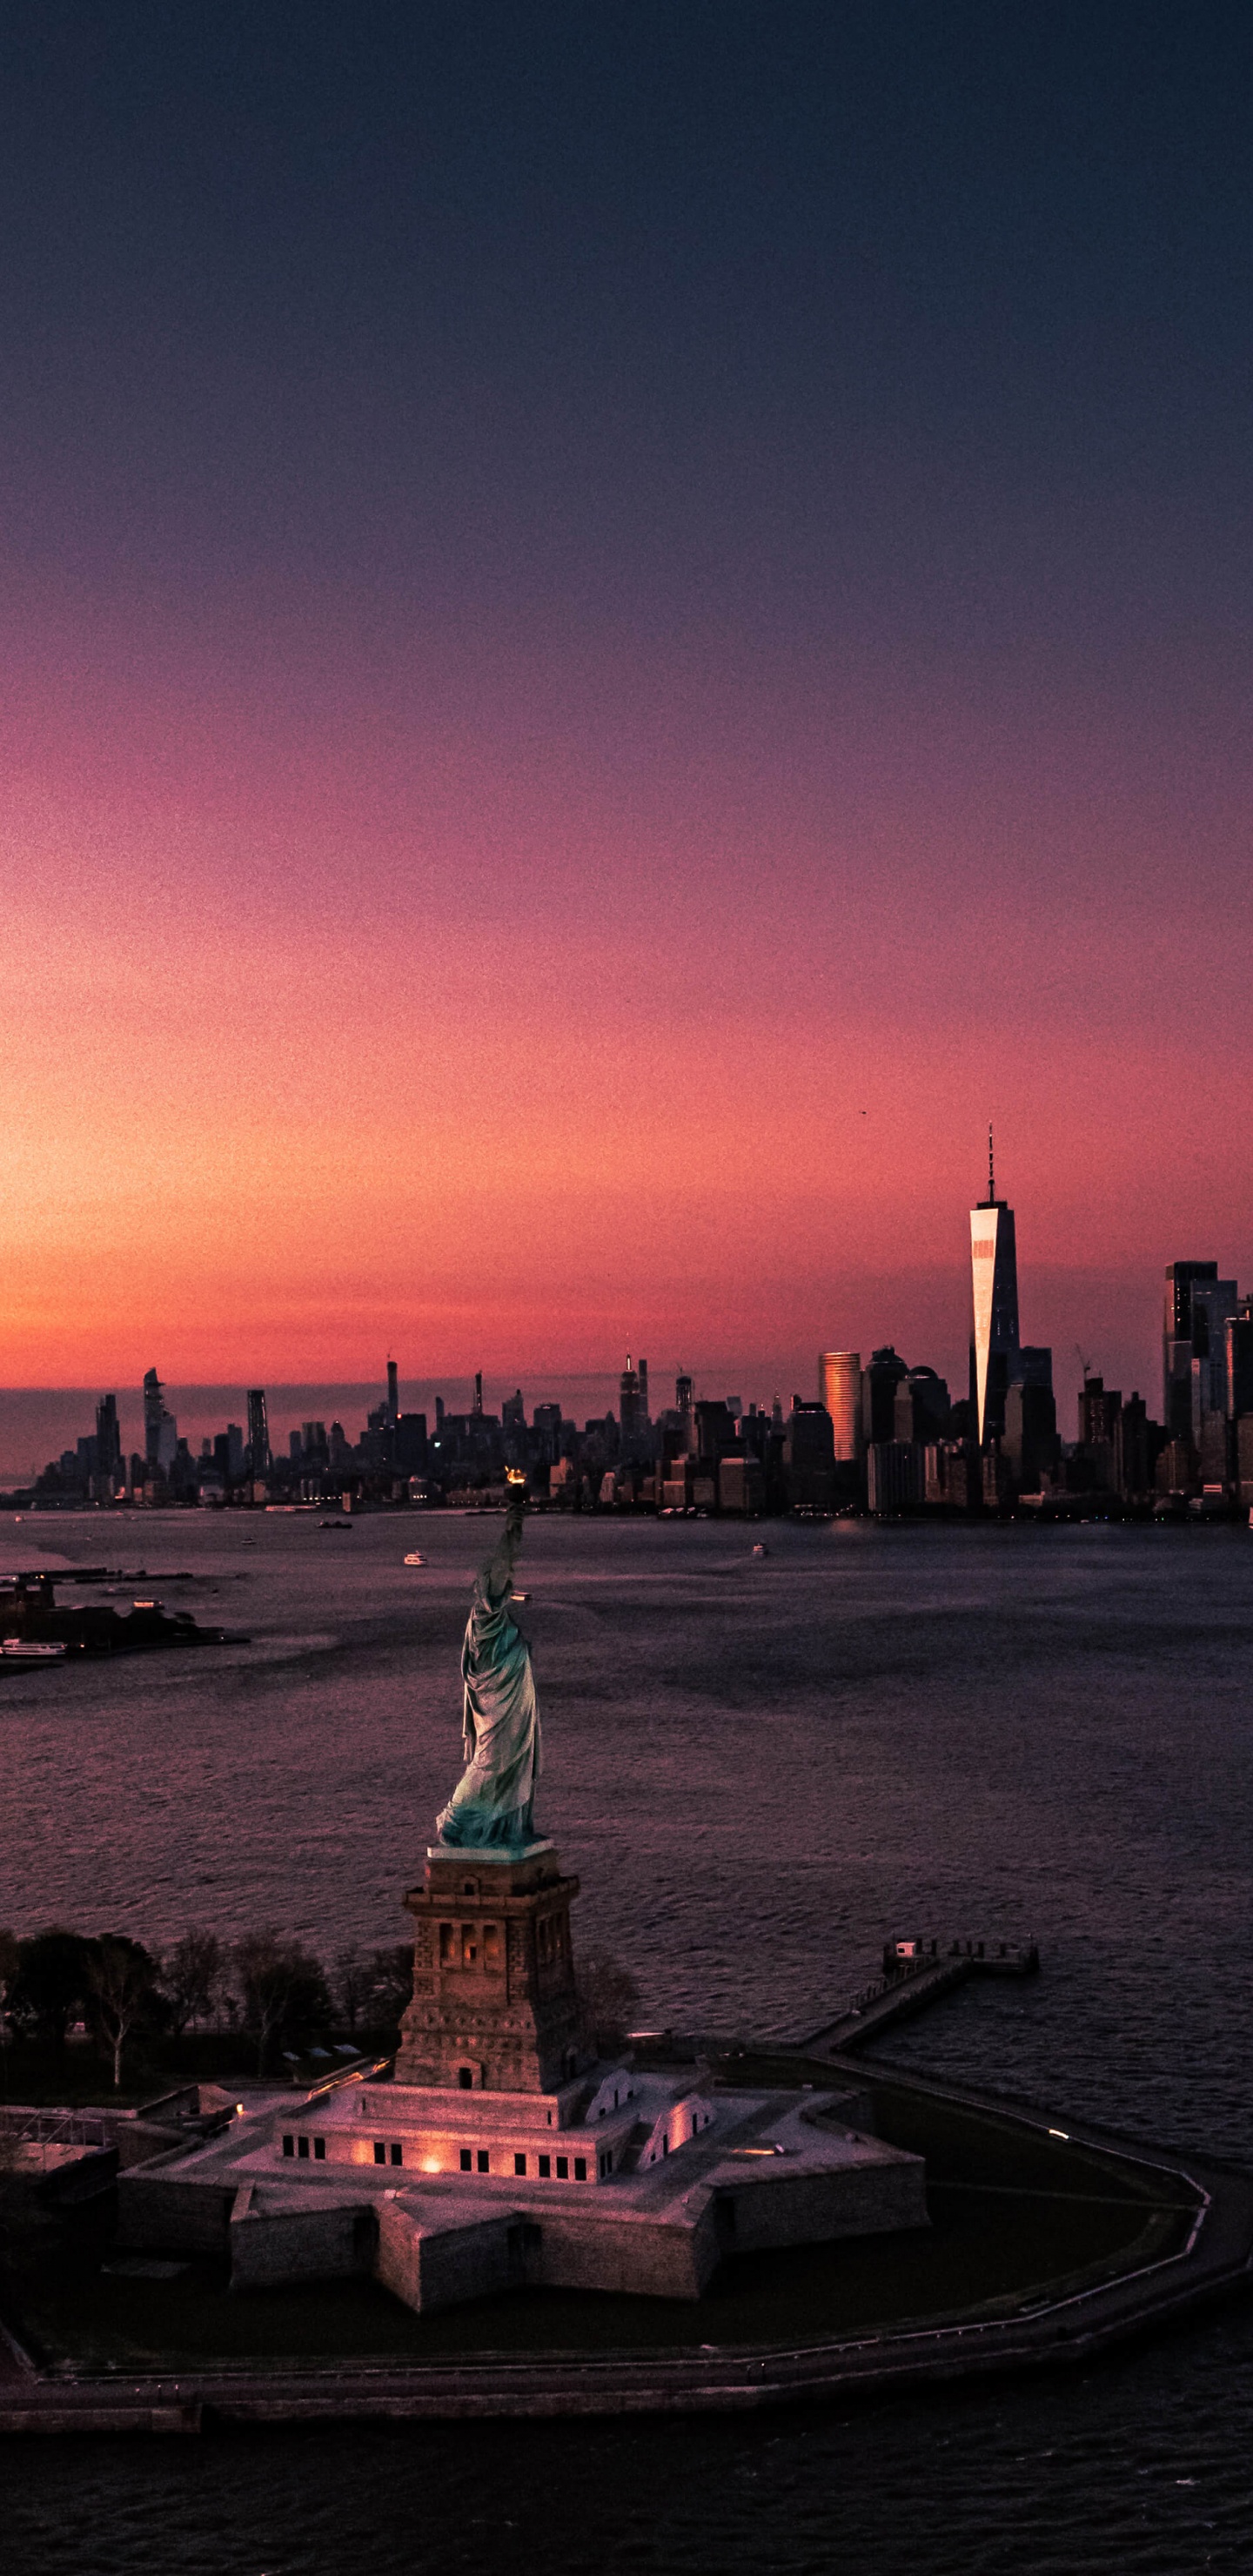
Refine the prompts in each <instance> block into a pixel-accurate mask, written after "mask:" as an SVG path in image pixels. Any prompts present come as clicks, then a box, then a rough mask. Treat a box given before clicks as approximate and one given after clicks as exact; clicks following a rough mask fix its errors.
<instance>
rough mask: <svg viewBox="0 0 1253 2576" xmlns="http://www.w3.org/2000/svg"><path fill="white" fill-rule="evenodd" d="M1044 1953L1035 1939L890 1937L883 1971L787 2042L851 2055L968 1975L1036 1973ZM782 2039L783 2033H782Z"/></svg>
mask: <svg viewBox="0 0 1253 2576" xmlns="http://www.w3.org/2000/svg"><path fill="white" fill-rule="evenodd" d="M1039 1966H1040V1953H1039V1950H1038V1949H1037V1947H1036V1944H1035V1942H1034V1941H988V1940H983V1941H950V1942H942V1941H939V1940H935V1941H927V1940H924V1939H923V1938H922V1936H921V1935H920V1934H919V1935H917V1936H915V1937H914V1938H912V1939H910V1940H907V1941H887V1942H885V1943H884V1948H883V1973H882V1975H881V1976H879V1977H876V1978H875V1979H874V1980H873V1983H872V1984H870V1985H868V1986H863V1988H862V1990H861V1992H860V1994H856V1995H854V1996H853V1997H852V1998H851V2000H850V2001H849V2002H848V2003H846V2004H845V2005H844V2006H843V2008H842V2010H841V2011H840V2012H838V2013H836V2014H835V2015H834V2016H833V2017H831V2018H829V2019H828V2020H826V2021H823V2022H819V2023H818V2024H817V2026H816V2027H815V2026H814V2025H813V2024H812V2023H808V2024H806V2026H805V2028H804V2029H797V2030H791V2031H789V2032H788V2033H787V2035H786V2042H785V2044H786V2045H787V2046H788V2047H789V2048H798V2049H804V2050H805V2051H806V2053H807V2054H808V2055H809V2056H811V2057H812V2056H815V2055H819V2056H847V2055H848V2054H849V2052H850V2051H855V2050H857V2049H859V2048H865V2047H866V2046H867V2045H868V2043H869V2041H870V2040H872V2039H877V2038H878V2037H879V2035H880V2033H881V2032H882V2031H884V2030H887V2029H889V2028H890V2027H891V2025H892V2023H893V2022H898V2021H903V2020H904V2019H905V2017H906V2015H907V2014H908V2013H916V2012H923V2011H925V2009H926V2007H927V2005H928V2004H933V2003H937V2002H938V2001H939V1998H940V1996H941V1995H947V1994H951V1993H952V1991H953V1989H954V1987H955V1986H962V1985H965V1983H966V1981H967V1979H968V1978H969V1977H1034V1976H1035V1975H1037V1974H1038V1971H1039ZM779 2037H780V2038H783V2034H782V2033H780V2034H779Z"/></svg>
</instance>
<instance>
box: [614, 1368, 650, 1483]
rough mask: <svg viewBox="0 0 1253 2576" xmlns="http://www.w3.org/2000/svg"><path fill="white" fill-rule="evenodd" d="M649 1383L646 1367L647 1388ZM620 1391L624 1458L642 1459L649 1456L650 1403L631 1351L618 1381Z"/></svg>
mask: <svg viewBox="0 0 1253 2576" xmlns="http://www.w3.org/2000/svg"><path fill="white" fill-rule="evenodd" d="M647 1382H648V1372H647V1366H646V1367H645V1372H644V1383H645V1386H647ZM618 1391H619V1403H618V1412H619V1416H620V1422H621V1431H620V1440H621V1451H622V1456H623V1457H624V1458H625V1459H628V1460H629V1459H632V1458H642V1457H644V1456H645V1455H646V1454H647V1451H648V1448H649V1437H648V1403H647V1398H646V1396H645V1394H644V1393H643V1391H642V1390H641V1386H640V1376H639V1371H638V1370H637V1369H633V1368H632V1366H631V1354H630V1352H629V1351H628V1352H627V1363H626V1367H625V1368H624V1370H623V1372H622V1375H621V1377H620V1379H619V1381H618Z"/></svg>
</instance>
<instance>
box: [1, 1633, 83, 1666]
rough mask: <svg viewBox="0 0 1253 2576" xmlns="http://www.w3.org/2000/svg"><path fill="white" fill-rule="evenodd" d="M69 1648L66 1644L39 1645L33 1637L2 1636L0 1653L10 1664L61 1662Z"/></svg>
mask: <svg viewBox="0 0 1253 2576" xmlns="http://www.w3.org/2000/svg"><path fill="white" fill-rule="evenodd" d="M68 1652H69V1648H68V1647H67V1646H64V1645H60V1644H57V1645H49V1646H41V1645H37V1644H36V1642H35V1640H34V1638H33V1637H4V1638H0V1655H3V1656H4V1658H5V1661H6V1663H10V1664H59V1663H62V1662H64V1659H65V1657H66V1655H67V1654H68Z"/></svg>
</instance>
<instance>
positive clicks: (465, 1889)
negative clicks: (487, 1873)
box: [461, 1878, 479, 1896]
mask: <svg viewBox="0 0 1253 2576" xmlns="http://www.w3.org/2000/svg"><path fill="white" fill-rule="evenodd" d="M478 1892H479V1891H478V1889H477V1887H476V1886H475V1884H474V1881H473V1879H472V1878H463V1879H462V1882H461V1893H462V1895H463V1896H477V1895H478Z"/></svg>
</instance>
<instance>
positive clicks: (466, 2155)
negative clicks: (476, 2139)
mask: <svg viewBox="0 0 1253 2576" xmlns="http://www.w3.org/2000/svg"><path fill="white" fill-rule="evenodd" d="M460 2163H461V2170H462V2172H463V2173H469V2171H470V2169H471V2167H472V2165H473V2163H474V2158H473V2156H472V2154H471V2152H470V2149H469V2148H468V2147H463V2148H462V2149H461V2155H460Z"/></svg>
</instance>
